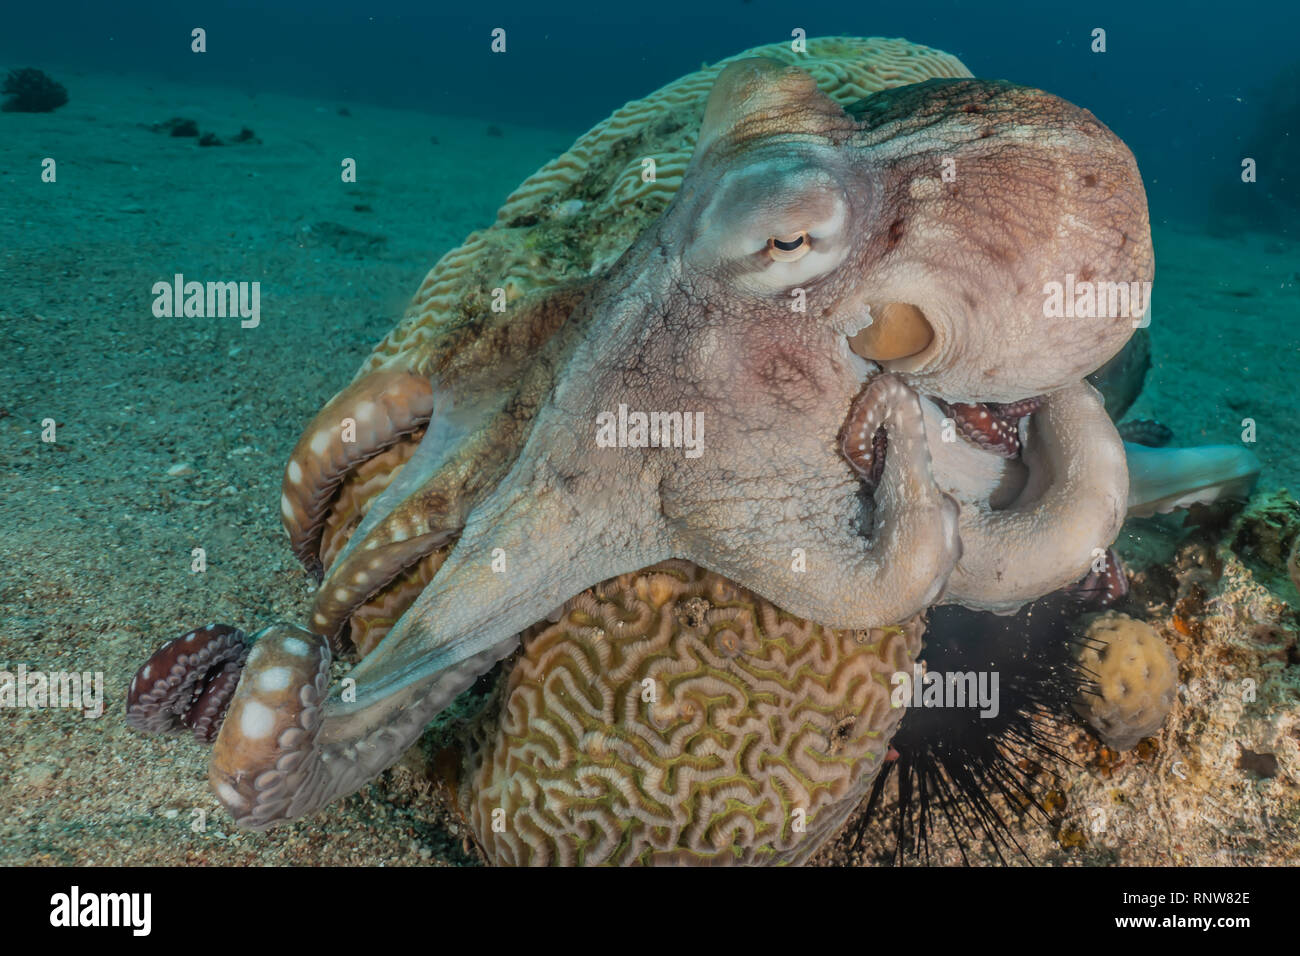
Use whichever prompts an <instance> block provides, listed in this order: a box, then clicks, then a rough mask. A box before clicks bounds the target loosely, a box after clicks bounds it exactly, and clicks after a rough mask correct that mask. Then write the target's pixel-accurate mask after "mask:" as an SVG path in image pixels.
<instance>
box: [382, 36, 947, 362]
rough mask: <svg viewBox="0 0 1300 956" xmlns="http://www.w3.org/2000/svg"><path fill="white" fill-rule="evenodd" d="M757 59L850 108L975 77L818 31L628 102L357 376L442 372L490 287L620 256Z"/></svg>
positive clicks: (440, 273) (907, 51)
mask: <svg viewBox="0 0 1300 956" xmlns="http://www.w3.org/2000/svg"><path fill="white" fill-rule="evenodd" d="M752 56H765V57H771V58H773V59H776V60H779V61H781V62H783V63H791V64H794V65H797V66H799V67H800V68H801V69H803V70H806V71H807V72H808V73H810V74H811V75H812V77H813V79H815V80H816V81H817V85H818V86H819V87H821V89H822V90H823V91H825V92H826V93H827V94H828V95H829V96H830V97H831V98H832V99H834V100H835V101H836V102H838V103H841V104H846V105H847V104H849V103H852V102H854V101H855V100H859V99H861V98H863V97H864V96H868V95H869V94H871V93H875V92H877V91H879V90H883V89H888V88H891V87H895V86H903V85H905V84H907V83H919V82H921V81H923V80H928V79H932V78H935V77H960V76H970V75H971V74H970V71H969V70H967V69H966V67H965V66H963V65H962V63H961V61H960V60H958V59H957V58H956V57H954V56H951V55H949V54H947V53H943V52H942V51H939V50H933V49H930V48H929V47H924V46H919V45H917V44H915V43H909V42H908V41H906V40H887V39H881V38H879V37H872V38H867V39H862V38H858V37H819V38H814V39H809V40H808V41H807V51H806V52H803V53H795V52H793V51H792V50H791V47H790V44H789V43H774V44H771V45H769V46H761V47H756V48H754V49H752V50H746V51H745V52H743V53H738V54H736V55H735V56H732V57H728V58H727V59H725V60H720V61H719V62H717V63H715V64H713V65H712V66H706V67H704V68H702V69H700V70H697V71H696V72H694V73H690V74H688V75H686V76H684V77H682V78H680V79H678V80H675V81H673V82H672V83H670V84H668V85H667V86H664V87H662V88H661V89H659V90H657V91H655V92H654V93H651V94H650V95H649V96H647V97H645V98H644V99H640V100H634V101H633V102H631V103H628V104H627V105H625V106H624V107H623V108H622V109H620V110H618V111H617V112H615V113H614V114H613V115H612V116H610V117H608V118H607V119H605V120H603V121H602V122H601V123H599V124H597V125H596V126H595V127H593V128H592V129H591V130H590V131H588V132H587V133H585V134H584V135H583V136H581V137H580V138H579V139H578V141H577V142H576V143H574V144H573V146H572V147H571V148H570V149H569V150H568V151H566V152H565V153H563V154H561V155H560V156H558V157H556V158H555V159H553V160H551V161H550V162H549V163H547V164H546V165H545V166H543V167H542V168H541V169H539V170H538V171H537V172H536V173H534V174H533V175H532V176H530V177H528V179H526V180H524V182H523V183H522V184H520V186H519V187H518V188H517V189H516V190H515V191H514V192H513V193H512V194H511V195H510V196H509V198H507V199H506V202H505V204H504V205H503V206H502V207H501V209H500V210H499V211H498V213H497V221H496V223H495V224H494V225H493V226H492V227H491V228H489V229H486V230H483V231H480V232H475V233H473V234H471V235H470V236H469V238H468V239H466V240H465V242H464V243H463V244H462V245H461V246H459V247H457V248H455V249H453V250H452V251H450V252H448V253H447V254H446V255H445V256H443V257H442V258H441V259H440V260H439V261H438V262H437V263H435V264H434V266H433V268H432V269H431V270H429V274H428V275H427V276H426V277H425V279H424V281H423V282H422V283H421V284H420V288H419V289H418V290H417V292H416V294H415V297H414V298H413V299H412V301H411V304H410V305H409V306H408V307H407V310H406V314H405V316H404V317H403V319H402V321H401V322H400V323H399V324H398V325H397V327H396V328H394V329H393V331H392V332H390V333H389V334H388V336H387V337H385V339H384V340H383V341H382V342H380V343H379V345H378V346H376V348H375V351H374V352H373V354H372V355H371V356H370V357H369V358H368V359H367V360H366V362H365V363H364V365H363V366H362V368H361V370H360V372H359V373H358V374H364V373H365V372H367V371H372V370H374V369H376V368H378V367H380V366H382V365H386V364H388V363H390V362H392V361H393V360H395V359H397V358H399V357H401V358H403V360H404V361H407V362H409V363H410V364H411V365H412V366H413V367H415V368H418V369H419V370H420V371H421V372H423V373H426V374H428V373H430V372H436V371H437V368H438V362H439V360H440V359H441V358H442V357H444V356H447V355H450V354H454V353H455V352H456V350H457V348H458V347H459V346H460V345H462V344H464V342H465V341H467V340H468V339H469V338H470V337H472V329H473V327H474V323H475V319H476V317H478V316H481V315H484V314H488V313H489V312H490V309H491V292H492V289H493V288H500V289H502V290H504V293H505V296H506V299H507V301H510V302H513V301H515V300H516V299H519V298H521V297H524V296H527V295H529V294H530V293H533V292H537V291H540V290H543V289H545V288H547V287H550V286H554V285H556V284H558V283H561V282H564V281H566V280H570V279H575V278H583V277H586V276H588V275H590V274H593V273H596V272H599V271H601V270H602V269H603V268H604V267H606V266H608V265H609V264H611V263H612V262H614V260H616V259H617V258H618V257H619V256H620V255H622V254H623V252H624V251H626V249H627V248H628V247H629V246H630V245H631V244H632V241H633V239H635V238H636V236H637V235H638V234H639V233H640V232H641V230H643V229H644V228H645V227H646V225H647V224H648V223H650V222H651V221H653V220H654V218H655V217H657V216H658V215H659V213H661V212H662V211H663V210H664V208H665V207H666V206H667V205H668V201H669V200H670V199H671V198H672V196H673V194H674V193H675V192H676V191H677V187H678V186H680V185H681V180H682V173H683V172H684V171H685V169H686V165H687V163H688V162H690V158H691V153H692V151H693V150H694V148H695V139H696V136H697V135H698V134H699V126H700V119H701V117H702V116H703V114H704V104H705V101H706V100H707V99H708V96H709V91H710V90H711V89H712V87H713V81H714V80H715V79H716V78H717V76H718V74H719V73H720V72H721V71H722V69H723V68H724V67H725V66H726V65H727V64H728V63H731V62H732V61H734V60H739V59H743V58H745V57H752ZM647 160H653V168H651V167H650V166H648V165H647V162H646V161H647Z"/></svg>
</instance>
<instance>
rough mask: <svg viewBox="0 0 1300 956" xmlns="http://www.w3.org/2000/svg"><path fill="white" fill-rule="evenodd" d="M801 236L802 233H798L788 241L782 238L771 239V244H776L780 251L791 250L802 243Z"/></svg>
mask: <svg viewBox="0 0 1300 956" xmlns="http://www.w3.org/2000/svg"><path fill="white" fill-rule="evenodd" d="M803 238H804V237H803V236H802V235H798V236H795V237H794V238H793V239H791V240H789V241H786V240H782V239H773V240H772V245H774V246H776V247H777V248H778V249H780V250H781V251H782V252H793V251H794V250H795V249H798V248H799V247H800V246H802V245H803Z"/></svg>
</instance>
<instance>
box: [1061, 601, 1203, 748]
mask: <svg viewBox="0 0 1300 956" xmlns="http://www.w3.org/2000/svg"><path fill="white" fill-rule="evenodd" d="M1079 663H1080V664H1081V665H1082V666H1083V667H1084V668H1085V670H1086V671H1087V672H1088V673H1089V676H1090V677H1091V678H1092V679H1093V680H1095V682H1096V683H1095V686H1094V687H1093V688H1092V690H1093V691H1094V692H1093V693H1087V692H1085V693H1083V694H1080V696H1079V698H1078V699H1077V700H1076V701H1075V704H1074V708H1075V710H1077V711H1078V712H1079V714H1080V715H1081V716H1083V718H1084V719H1085V720H1087V721H1088V723H1090V724H1091V725H1092V726H1093V727H1094V728H1095V729H1096V730H1097V733H1098V735H1100V737H1101V739H1102V740H1104V741H1105V742H1106V744H1107V745H1109V746H1111V747H1113V748H1115V749H1116V750H1127V749H1128V748H1130V747H1132V746H1133V745H1134V744H1136V743H1137V742H1138V741H1139V740H1141V739H1142V738H1143V737H1149V736H1151V735H1152V734H1154V733H1156V732H1157V731H1158V730H1159V729H1160V727H1161V725H1162V724H1163V723H1164V721H1165V717H1166V716H1168V714H1169V710H1170V708H1172V707H1173V703H1174V693H1175V691H1176V689H1177V686H1178V661H1177V659H1176V658H1175V657H1174V654H1173V651H1171V650H1170V649H1169V645H1167V644H1166V643H1165V641H1164V639H1163V638H1162V637H1161V636H1160V635H1159V634H1157V633H1156V631H1155V629H1154V628H1153V627H1151V625H1150V624H1147V623H1146V622H1145V621H1138V620H1135V619H1134V618H1131V617H1129V616H1128V615H1126V614H1118V613H1115V612H1111V613H1108V614H1104V615H1102V616H1101V617H1099V618H1097V619H1096V620H1094V621H1093V622H1092V624H1091V625H1090V626H1089V628H1088V636H1087V643H1086V645H1085V646H1084V648H1083V649H1082V650H1081V651H1080V653H1079Z"/></svg>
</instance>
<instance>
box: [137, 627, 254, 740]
mask: <svg viewBox="0 0 1300 956" xmlns="http://www.w3.org/2000/svg"><path fill="white" fill-rule="evenodd" d="M247 657H248V641H247V638H245V636H244V633H243V632H242V631H240V630H239V629H237V628H233V627H230V626H228V625H225V624H208V625H206V626H205V627H200V628H196V629H195V630H193V631H190V632H189V633H187V634H182V635H181V636H180V637H178V638H175V639H174V640H170V641H168V642H167V643H165V644H163V645H162V647H160V648H159V649H158V650H157V651H155V652H154V653H153V654H152V655H151V656H150V658H149V659H148V660H147V661H145V662H144V664H143V665H141V667H140V669H139V670H138V671H136V674H135V676H134V677H133V678H132V679H131V686H130V687H129V688H128V689H127V697H126V722H127V724H128V726H131V727H134V728H135V729H137V730H141V731H144V732H145V733H154V734H156V733H168V732H171V731H178V730H181V729H184V728H188V729H189V730H190V731H191V732H192V733H193V734H194V738H195V739H196V740H198V741H199V742H200V743H205V744H206V743H211V742H212V741H213V740H214V739H215V738H216V736H217V733H218V731H219V730H220V728H221V722H222V719H223V718H224V717H225V714H226V708H227V707H228V706H229V704H230V700H231V698H232V697H233V695H234V693H235V688H236V682H237V681H238V680H239V676H240V674H241V672H242V671H243V668H244V663H245V659H246V658H247Z"/></svg>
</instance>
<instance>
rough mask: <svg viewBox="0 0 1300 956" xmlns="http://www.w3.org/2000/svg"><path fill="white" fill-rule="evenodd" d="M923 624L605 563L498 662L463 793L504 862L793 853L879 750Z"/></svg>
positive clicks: (856, 785)
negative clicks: (612, 572)
mask: <svg viewBox="0 0 1300 956" xmlns="http://www.w3.org/2000/svg"><path fill="white" fill-rule="evenodd" d="M922 631H923V622H922V619H921V618H920V617H919V616H918V617H917V618H913V619H912V620H911V621H909V622H907V623H906V624H905V625H902V626H898V627H889V628H876V629H873V630H871V631H869V632H868V631H837V630H828V629H824V628H822V627H820V626H819V625H815V624H811V623H809V622H807V621H803V620H800V619H798V618H794V617H792V616H790V615H788V614H785V613H784V612H782V611H780V610H779V609H778V608H776V607H775V606H774V605H772V604H771V603H769V602H767V601H764V600H763V599H761V598H759V597H757V596H756V595H754V594H752V593H750V592H748V591H746V590H744V589H743V588H740V587H738V586H736V585H735V584H733V583H731V582H730V581H728V580H726V579H725V578H723V577H721V576H719V575H717V574H714V573H712V572H709V571H705V570H703V569H701V568H698V567H696V566H694V565H691V564H689V563H687V562H685V561H668V562H665V563H663V564H660V565H657V566H655V567H653V568H650V569H647V570H645V571H640V572H636V573H634V574H625V575H622V576H621V577H618V578H614V579H612V580H610V581H606V582H605V583H603V584H601V585H599V586H597V587H596V588H594V589H592V590H590V591H587V592H584V593H583V594H581V595H579V596H578V597H576V598H574V599H573V600H572V601H570V602H569V603H568V604H567V605H566V606H565V608H564V609H563V611H562V614H561V616H560V618H559V620H558V621H557V622H556V623H553V624H539V625H537V626H536V627H534V628H533V629H532V630H530V631H529V632H528V633H527V634H526V635H525V636H524V642H523V647H522V649H521V650H520V652H519V653H518V654H517V656H516V657H515V658H514V659H512V660H511V661H509V662H507V664H506V674H505V675H504V677H503V679H502V680H501V681H500V682H499V683H498V691H497V698H496V700H495V702H494V703H493V704H492V705H490V706H489V707H488V708H487V709H486V710H485V712H484V713H483V714H482V715H481V716H480V718H479V719H478V721H477V722H476V724H475V725H474V727H473V728H472V729H471V731H470V733H469V735H468V742H467V744H466V752H465V758H464V768H463V773H462V776H461V783H460V786H459V788H458V789H459V797H458V800H459V803H460V807H461V810H462V812H463V813H464V815H465V818H466V820H467V821H468V822H469V825H470V828H471V830H472V831H473V833H474V835H475V838H476V840H477V842H478V845H479V848H480V849H481V850H482V852H483V854H484V855H485V856H486V857H487V858H488V860H490V861H491V862H493V863H497V864H507V865H521V864H529V865H545V864H586V865H590V864H597V863H614V864H626V863H655V864H664V863H692V864H699V863H721V864H728V863H802V862H803V861H804V860H805V859H807V857H808V856H809V855H810V854H811V853H812V852H814V851H815V850H816V849H817V848H818V847H819V846H820V845H821V844H822V843H823V842H824V840H825V839H826V838H827V837H829V836H830V835H831V834H832V833H834V832H835V830H837V829H838V828H839V827H840V826H841V825H842V824H843V822H844V820H845V819H846V817H847V816H848V814H849V813H850V812H852V810H853V809H854V808H855V807H856V806H857V804H858V803H859V801H860V800H861V798H862V796H863V794H864V793H865V792H866V790H867V788H868V786H869V785H870V783H871V781H872V780H873V779H874V777H875V776H876V773H877V772H878V770H879V769H880V766H881V764H882V761H883V760H884V758H885V755H886V752H887V749H888V745H889V738H890V737H891V736H892V734H893V732H894V729H895V727H896V725H897V723H898V721H899V719H900V718H901V716H902V714H903V710H902V709H901V708H894V707H892V706H891V702H890V694H891V689H892V685H891V683H890V677H891V675H892V674H893V673H894V672H896V671H907V672H909V673H910V671H911V666H912V661H913V660H914V659H915V657H916V655H917V653H918V651H919V648H920V641H921V634H922ZM799 811H802V813H800V812H799ZM494 812H495V816H494ZM494 822H495V823H496V826H495V827H494V825H493V824H494Z"/></svg>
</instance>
